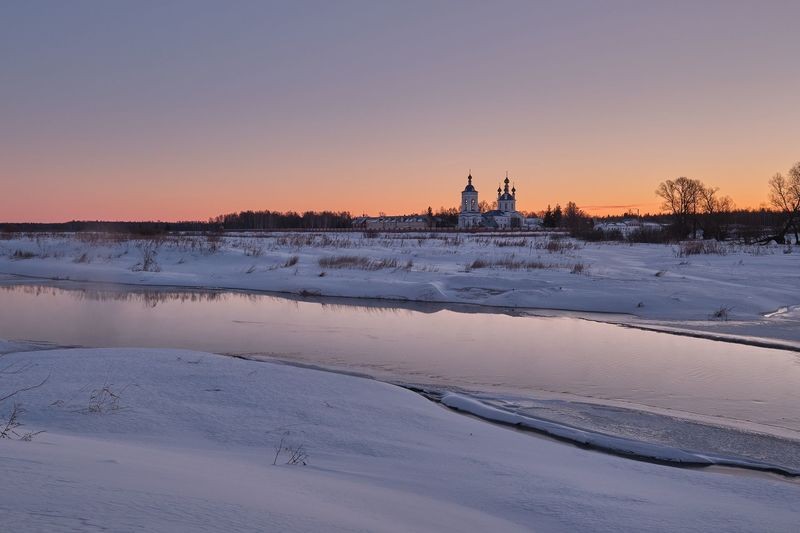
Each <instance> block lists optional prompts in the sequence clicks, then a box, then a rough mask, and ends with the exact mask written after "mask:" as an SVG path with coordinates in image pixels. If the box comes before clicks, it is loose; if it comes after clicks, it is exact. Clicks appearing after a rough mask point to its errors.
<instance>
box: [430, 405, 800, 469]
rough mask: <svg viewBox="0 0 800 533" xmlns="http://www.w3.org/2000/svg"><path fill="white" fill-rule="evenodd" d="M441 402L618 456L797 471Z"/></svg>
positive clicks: (487, 408)
mask: <svg viewBox="0 0 800 533" xmlns="http://www.w3.org/2000/svg"><path fill="white" fill-rule="evenodd" d="M441 401H442V403H443V404H444V405H446V406H448V407H451V408H453V409H456V410H458V411H463V412H465V413H469V414H472V415H475V416H477V417H480V418H483V419H485V420H491V421H494V422H500V423H502V424H507V425H510V426H517V427H522V428H527V429H532V430H535V431H539V432H541V433H545V434H547V435H550V436H553V437H557V438H560V439H564V440H567V441H571V442H575V443H579V444H583V445H585V446H589V447H591V448H595V449H599V450H605V451H608V452H611V453H616V454H620V455H626V456H631V457H637V458H641V459H649V460H654V461H662V462H665V463H675V464H689V465H702V466H709V465H721V466H736V467H742V468H749V469H753V470H763V471H774V472H780V473H783V474H787V475H791V476H800V471H797V470H794V469H791V468H789V469H787V468H784V467H781V466H779V465H774V464H769V463H762V462H757V461H749V460H744V459H739V458H735V457H730V456H723V455H716V454H708V453H700V452H693V451H690V450H682V449H679V448H675V447H673V446H665V445H662V444H655V443H651V442H644V441H641V440H635V439H629V438H625V437H619V436H615V435H610V434H606V433H601V432H597V431H590V430H586V429H581V428H577V427H572V426H569V425H566V424H561V423H557V422H554V421H551V420H545V419H542V418H535V417H531V416H524V415H521V414H519V413H515V412H511V411H508V410H505V409H500V408H497V407H494V406H491V405H487V404H486V403H483V402H481V401H480V400H478V399H475V398H470V397H468V396H464V395H462V394H458V393H446V394H445V395H444V396H443V397H442V400H441Z"/></svg>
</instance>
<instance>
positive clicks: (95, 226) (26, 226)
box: [0, 220, 211, 236]
mask: <svg viewBox="0 0 800 533" xmlns="http://www.w3.org/2000/svg"><path fill="white" fill-rule="evenodd" d="M209 229H211V225H210V224H209V223H207V222H195V221H186V222H124V221H123V222H108V221H102V220H72V221H70V222H19V223H0V231H2V232H5V233H10V232H26V233H42V232H64V231H66V232H91V231H96V232H104V233H128V234H133V235H145V236H147V235H159V234H162V233H168V232H170V231H207V230H209Z"/></svg>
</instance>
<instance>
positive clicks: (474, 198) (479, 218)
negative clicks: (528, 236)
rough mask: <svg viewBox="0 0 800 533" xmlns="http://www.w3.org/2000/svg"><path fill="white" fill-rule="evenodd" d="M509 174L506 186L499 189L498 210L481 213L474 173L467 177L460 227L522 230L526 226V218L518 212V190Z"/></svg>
mask: <svg viewBox="0 0 800 533" xmlns="http://www.w3.org/2000/svg"><path fill="white" fill-rule="evenodd" d="M510 183H511V182H510V180H509V179H508V174H506V179H505V181H504V184H505V186H504V187H503V188H502V189H501V188H500V186H499V185H498V187H497V209H493V210H491V211H486V212H484V213H481V210H480V207H479V204H478V191H477V189H475V186H474V185H472V173H471V172H470V174H469V176H467V186H466V187H464V190H463V191H462V192H461V209H460V212H459V214H458V227H459V228H461V229H469V228H481V227H484V228H496V229H508V228H521V227H524V226H525V225H526V224H525V222H526V221H525V216H524V215H523V214H522V213H520V212H519V211H517V189H516V187H514V186H513V185H511V189H509V184H510Z"/></svg>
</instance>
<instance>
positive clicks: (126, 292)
mask: <svg viewBox="0 0 800 533" xmlns="http://www.w3.org/2000/svg"><path fill="white" fill-rule="evenodd" d="M0 290H4V291H6V292H17V293H22V294H27V295H32V296H53V297H56V296H64V295H66V296H69V297H71V298H73V299H75V300H78V301H100V302H109V301H112V302H138V303H142V304H144V306H145V307H155V306H156V305H158V304H161V303H166V302H179V303H187V302H189V303H194V302H214V301H224V300H227V299H229V298H230V297H232V296H236V297H240V298H247V299H249V300H255V297H256V295H254V294H245V293H227V292H221V291H206V290H193V289H182V290H175V289H153V288H140V287H97V286H94V285H93V286H84V285H81V286H78V287H69V288H67V287H63V286H59V285H29V284H10V285H3V284H0Z"/></svg>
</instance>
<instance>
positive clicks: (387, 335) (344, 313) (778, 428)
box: [0, 280, 800, 468]
mask: <svg viewBox="0 0 800 533" xmlns="http://www.w3.org/2000/svg"><path fill="white" fill-rule="evenodd" d="M479 310H480V311H485V309H481V308H477V307H461V308H459V307H452V306H451V307H449V308H444V307H442V306H439V305H413V306H406V307H398V306H397V305H396V304H394V303H393V304H391V306H389V305H388V304H379V303H375V302H366V303H365V302H364V301H357V300H338V301H334V300H325V301H311V300H302V299H301V300H295V299H287V298H282V297H276V296H272V295H266V294H253V293H242V292H216V291H199V290H198V291H195V290H185V289H181V290H172V289H153V288H142V287H120V286H109V287H105V286H99V285H96V284H77V283H48V284H40V283H38V282H20V281H14V280H5V281H3V282H0V338H5V339H11V340H32V341H44V342H49V343H54V344H57V345H79V346H87V347H174V348H189V349H196V350H202V351H210V352H217V353H225V354H246V355H250V356H268V357H272V358H277V359H281V360H285V361H291V362H296V363H302V364H309V365H317V366H321V367H326V368H332V369H337V370H346V371H349V372H358V373H364V374H368V375H371V376H374V377H376V378H378V379H383V380H387V381H392V382H399V383H405V384H415V385H422V386H426V387H432V388H435V389H457V390H461V391H467V392H468V393H470V394H473V395H475V396H477V397H480V398H482V399H483V400H485V401H488V402H490V403H492V404H494V405H498V406H501V407H504V408H506V409H513V410H516V411H519V412H523V413H526V414H529V415H530V416H534V417H540V418H544V419H547V420H557V421H559V422H561V423H566V424H570V425H573V426H577V427H586V428H590V429H593V430H598V431H603V432H607V433H611V434H615V435H623V436H626V437H630V438H635V439H640V440H646V441H652V442H659V443H667V444H670V445H674V446H679V447H682V448H690V449H695V450H706V449H712V450H713V451H715V452H718V453H726V454H733V455H740V456H745V457H750V458H755V459H758V460H763V461H768V462H770V463H773V464H781V465H785V466H790V467H792V468H800V444H798V443H799V442H800V353H797V352H790V351H783V350H775V349H767V348H758V347H753V346H746V345H741V344H732V343H723V342H715V341H710V340H704V339H697V338H689V337H681V336H675V335H669V334H663V333H654V332H646V331H639V330H634V329H629V328H623V327H620V326H615V325H611V324H606V323H601V322H597V321H589V320H583V319H578V318H574V317H566V316H530V315H521V314H519V313H513V312H508V313H503V312H492V313H486V312H477V311H479Z"/></svg>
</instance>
